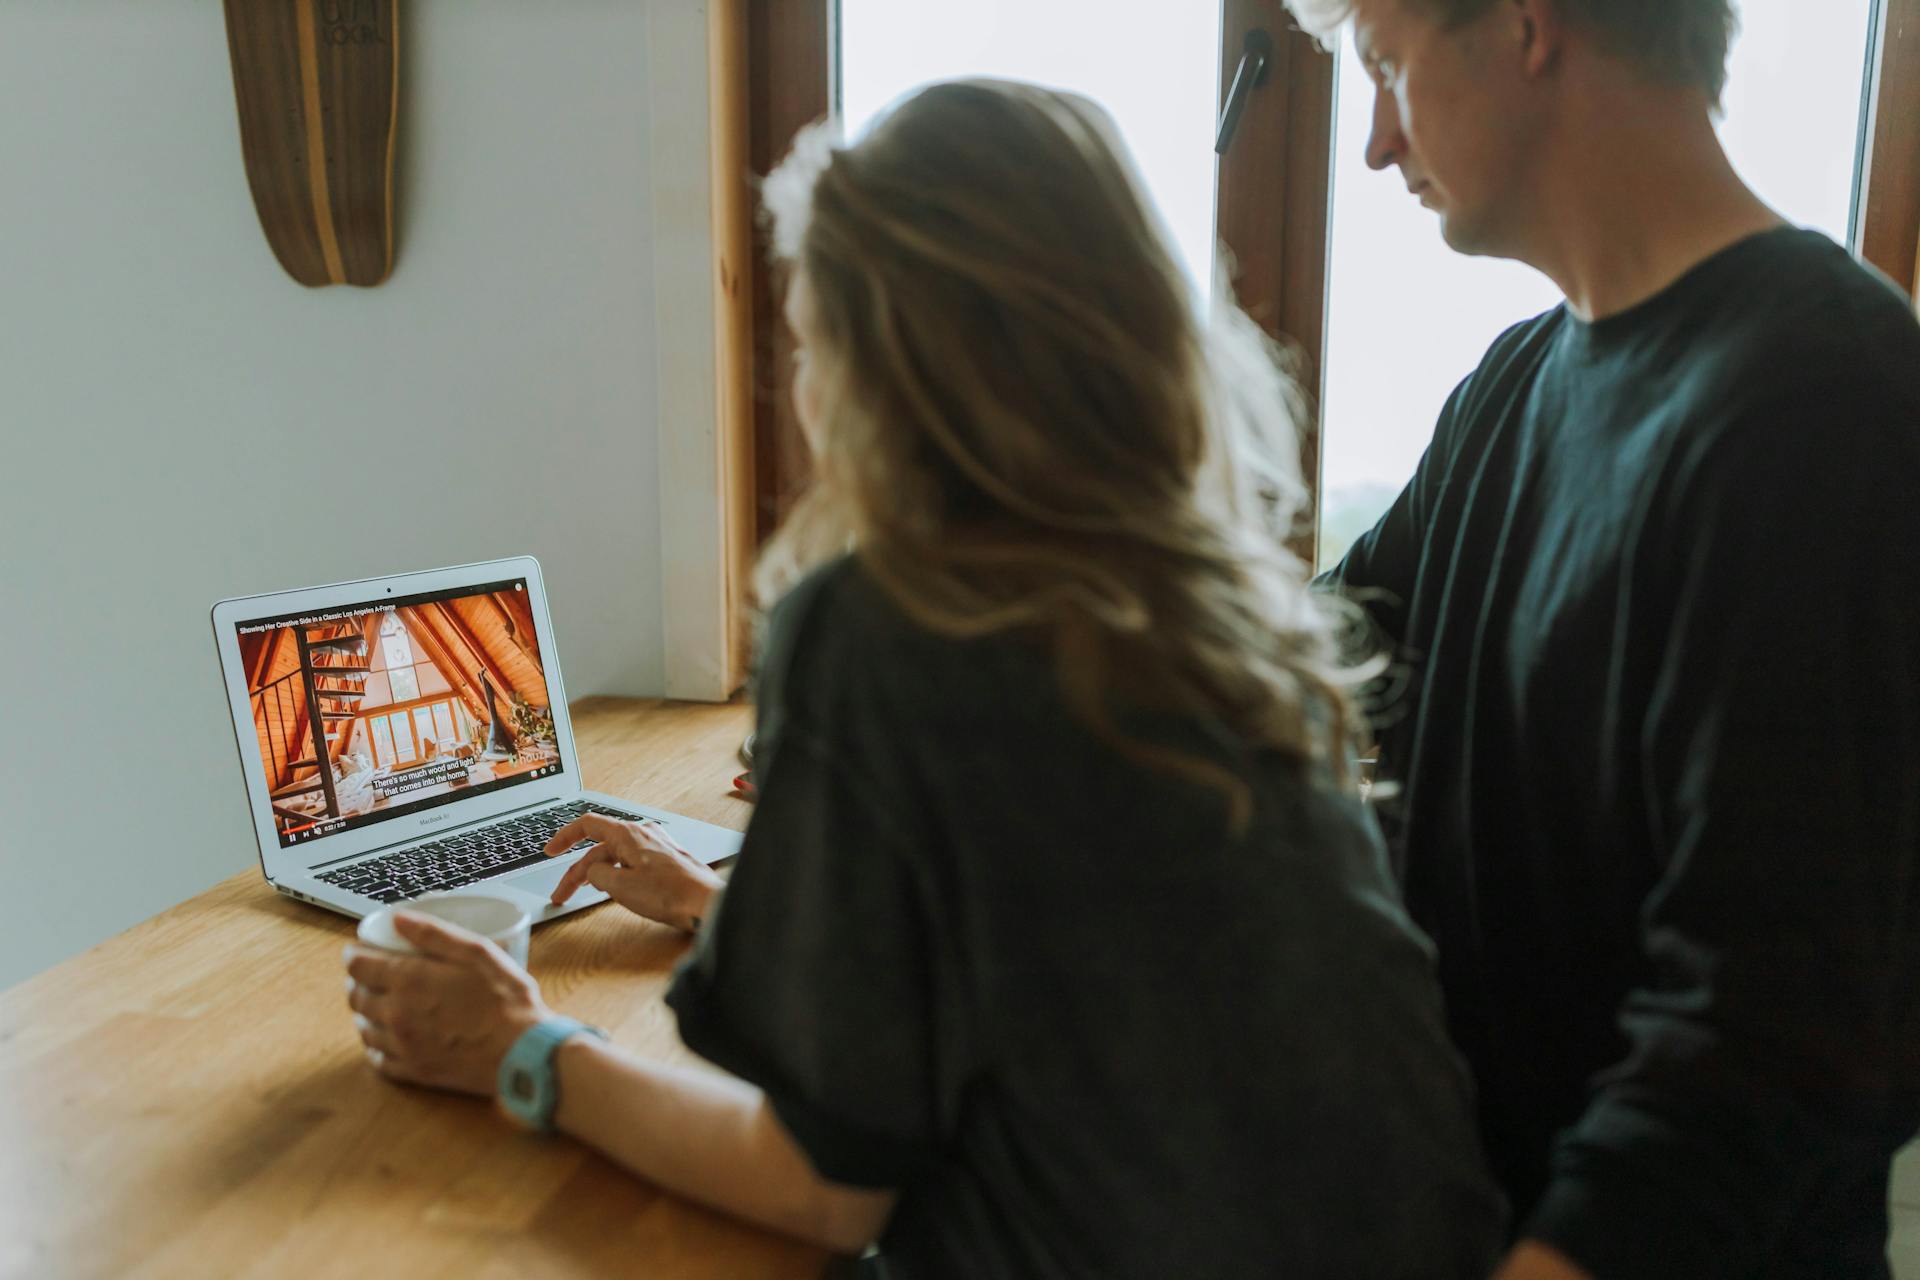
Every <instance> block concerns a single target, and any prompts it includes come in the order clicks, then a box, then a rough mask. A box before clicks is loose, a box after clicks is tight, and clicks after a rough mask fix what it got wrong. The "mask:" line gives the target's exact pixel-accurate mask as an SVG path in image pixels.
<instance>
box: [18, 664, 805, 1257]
mask: <svg viewBox="0 0 1920 1280" xmlns="http://www.w3.org/2000/svg"><path fill="white" fill-rule="evenodd" d="M748 719H749V712H748V711H747V709H746V708H745V707H740V706H695V705H687V704H671V703H661V702H652V701H645V702H637V701H621V700H612V699H589V700H586V701H584V702H582V703H580V704H578V705H577V706H576V707H575V709H574V725H575V734H576V738H577V741H578V744H579V753H580V760H581V767H582V770H583V772H584V774H585V782H586V784H587V786H589V787H591V788H594V789H597V790H601V791H607V792H611V793H612V794H614V795H618V796H626V797H629V798H631V799H633V800H635V801H642V802H645V803H648V804H653V805H658V806H660V807H663V808H667V809H671V810H674V811H676V812H679V813H684V814H687V815H689V816H691V817H696V818H702V819H705V820H706V821H708V822H715V823H720V824H722V825H727V826H733V827H739V826H741V825H743V824H744V823H745V821H746V817H747V812H748V810H747V806H746V805H745V804H744V803H743V802H741V801H739V800H735V799H732V798H730V797H729V795H728V783H729V781H730V780H731V779H732V778H733V776H734V775H735V774H737V773H738V772H739V771H740V770H739V767H738V764H737V762H736V759H735V756H734V752H735V750H736V748H737V747H738V746H739V743H740V739H741V735H742V734H743V733H744V731H745V730H746V728H747V725H748ZM352 930H353V922H352V921H350V920H348V919H346V918H345V917H343V916H337V915H334V914H332V913H331V912H327V911H322V910H320V909H319V908H316V907H309V906H304V905H302V904H299V903H295V902H292V901H289V900H288V899H285V898H282V897H280V896H279V895H278V894H275V893H274V892H272V891H271V890H270V889H268V888H267V886H266V883H265V882H264V881H263V880H262V879H261V877H260V874H259V873H258V871H249V872H247V873H245V874H243V875H238V876H235V877H234V878H233V879H231V880H228V881H225V882H224V883H221V884H219V885H216V886H215V887H214V888H212V889H210V890H208V891H207V892H206V893H203V894H201V895H200V896H199V897H197V898H194V899H192V900H191V901H188V902H184V903H182V904H180V905H179V906H177V907H175V908H173V909H172V910H170V911H166V912H163V913H161V914H160V915H158V916H155V917H154V918H153V919H151V920H149V921H147V922H146V923H144V924H141V925H138V926H136V927H135V928H133V929H129V930H128V931H127V932H125V933H123V934H121V935H120V936H118V937H116V938H112V939H110V940H109V941H107V942H104V943H102V944H100V945H99V946H97V947H95V948H93V949H92V950H91V951H88V952H86V953H85V954H84V955H81V956H78V957H76V958H74V959H72V960H70V961H68V962H66V963H65V964H62V965H60V966H58V967H57V968H54V969H51V970H49V971H47V972H46V973H43V974H41V975H39V976H38V977H35V978H32V979H30V980H28V981H27V982H24V983H22V984H21V985H19V986H17V987H15V988H13V989H12V990H9V991H7V992H4V993H0V1276H6V1277H13V1276H29V1275H30V1276H35V1277H68V1276H76V1277H79V1276H84V1277H93V1276H103V1277H104V1276H111V1277H136V1278H145V1277H157V1276H191V1277H229V1276H232V1277H243V1276H299V1277H336V1276H337V1277H349V1276H351V1277H354V1278H355V1280H366V1278H368V1277H385V1276H406V1277H433V1276H461V1277H507V1276H540V1277H571V1276H594V1277H604V1276H627V1275H646V1276H649V1277H679V1276H687V1277H720V1276H727V1277H742V1278H748V1277H750V1278H752V1280H760V1278H761V1277H769V1278H774V1277H787V1276H815V1275H818V1274H819V1273H820V1271H821V1269H822V1267H823V1264H824V1262H825V1258H824V1256H823V1255H822V1254H821V1253H820V1252H819V1251H817V1250H814V1249H811V1248H808V1247H805V1246H802V1245H799V1244H796V1243H794V1242H791V1241H787V1240H784V1239H781V1238H780V1237H777V1236H773V1235H769V1234H767V1233H765V1232H761V1231H758V1230H755V1229H753V1228H750V1227H747V1226H745V1225H742V1224H739V1223H736V1222H734V1221H732V1220H730V1219H728V1218H727V1217H725V1216H723V1215H721V1214H718V1213H713V1212H709V1211H707V1210H704V1209H701V1208H698V1207H696V1206H694V1205H692V1204H689V1203H687V1202H686V1201H683V1200H680V1199H678V1198H676V1197H674V1196H671V1195H668V1194H665V1193H663V1192H660V1191H658V1190H656V1189H654V1188H652V1187H650V1186H648V1185H647V1184H645V1183H643V1182H640V1181H639V1180H637V1179H635V1178H633V1177H631V1176H630V1175H628V1174H626V1173H624V1172H622V1171H621V1170H620V1169H618V1168H616V1167H615V1166H613V1165H612V1164H610V1163H608V1162H607V1161H606V1160H604V1159H602V1158H600V1157H599V1156H597V1155H594V1154H592V1153H591V1152H589V1151H588V1150H586V1149H585V1148H584V1147H582V1146H580V1145H579V1144H577V1143H575V1142H572V1141H570V1140H568V1139H565V1138H540V1137H535V1136H532V1135H529V1134H525V1133H522V1132H521V1131H519V1130H517V1129H515V1128H514V1127H513V1126H512V1125H511V1124H509V1123H508V1122H507V1121H506V1120H505V1119H503V1118H502V1117H501V1116H499V1115H498V1114H497V1113H496V1112H495V1111H494V1110H493V1109H492V1107H491V1106H490V1104H489V1103H487V1102H485V1101H483V1100H480V1099H475V1098H461V1097H452V1096H448V1095H443V1094H434V1093H428V1092H424V1091H420V1090H416V1089H408V1088H404V1087H401V1086H399V1085H394V1084H390V1083H388V1082H387V1081H385V1080H383V1079H382V1078H381V1077H379V1076H377V1075H376V1074H374V1072H373V1071H372V1069H371V1068H369V1067H368V1066H367V1065H366V1062H365V1060H364V1059H363V1058H362V1056H361V1053H360V1046H359V1041H358V1040H357V1039H356V1038H355V1035H354V1031H353V1027H352V1024H351V1022H350V1015H349V1013H348V1011H347V1007H346V997H345V992H344V990H343V978H342V970H341V961H340V950H341V947H342V946H343V945H345V943H346V942H347V941H348V939H349V938H350V937H351V936H352ZM684 948H685V942H684V940H683V938H682V937H681V936H680V935H678V934H675V933H673V932H671V931H670V930H667V929H665V928H662V927H660V926H657V925H652V924H649V923H647V922H645V921H642V920H640V919H638V918H637V917H635V916H633V915H631V914H629V913H627V912H624V911H622V910H621V909H620V908H619V907H617V906H615V905H613V904H611V903H609V904H605V905H602V906H599V907H595V908H593V909H592V910H589V911H583V912H580V913H579V914H577V915H573V916H570V917H568V918H566V919H565V920H561V921H559V922H557V923H554V924H551V925H545V926H542V927H541V928H540V929H538V930H536V931H535V933H534V936H533V946H532V954H531V957H530V961H531V963H530V965H529V967H530V969H531V970H532V972H533V975H534V976H535V977H536V978H538V979H539V981H540V985H541V987H542V989H543V991H544V992H545V995H546V999H547V1001H548V1003H550V1004H551V1005H553V1007H554V1008H555V1009H557V1010H560V1011H562V1012H565V1013H569V1014H572V1015H574V1016H575V1017H579V1018H582V1019H585V1020H587V1021H589V1022H593V1023H596V1024H598V1025H599V1026H602V1027H605V1028H607V1029H608V1030H609V1031H610V1032H611V1033H612V1035H613V1038H614V1039H615V1040H616V1041H617V1042H618V1043H620V1044H621V1045H623V1046H625V1047H627V1048H629V1049H632V1050H635V1051H637V1052H641V1053H646V1054H650V1055H653V1056H656V1057H659V1058H664V1059H670V1060H674V1061H682V1062H694V1061H698V1059H695V1058H693V1056H692V1055H691V1054H689V1053H688V1051H687V1050H686V1049H685V1048H684V1047H683V1046H682V1045H681V1044H680V1041H679V1038H678V1036H677V1035H676V1033H675V1030H674V1024H673V1018H672V1016H671V1014H670V1013H669V1012H668V1010H667V1009H666V1007H665V1006H664V1005H663V1004H662V1003H661V994H662V992H663V990H664V988H665V986H666V980H667V977H668V974H669V972H670V971H671V969H672V967H673V964H674V962H675V961H676V960H677V959H678V958H679V957H680V955H681V953H682V951H683V950H684Z"/></svg>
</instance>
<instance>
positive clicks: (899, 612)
mask: <svg viewBox="0 0 1920 1280" xmlns="http://www.w3.org/2000/svg"><path fill="white" fill-rule="evenodd" d="M978 647H979V646H978V645H975V644H971V643H970V642H967V641H963V640H957V639H954V638H951V637H947V636H942V635H939V634H936V633H935V632H933V631H932V630H930V629H928V628H927V627H925V626H922V625H921V624H920V623H918V622H916V621H914V620H913V619H912V618H911V617H910V616H909V615H908V614H907V612H906V611H905V610H904V609H902V608H901V607H900V606H899V605H898V604H897V603H896V602H895V601H894V600H893V599H892V597H891V596H889V595H888V594H887V592H886V590H885V589H884V588H883V587H882V586H881V585H880V584H879V582H877V581H876V580H875V578H874V577H873V575H872V574H871V573H870V572H869V571H868V570H867V569H866V567H865V566H864V565H863V564H862V563H861V562H860V559H859V557H858V556H855V555H851V554H849V555H845V556H841V557H840V558H838V559H836V560H832V561H829V562H828V563H826V564H824V565H821V566H820V567H819V568H817V569H815V570H813V571H812V572H811V573H809V574H807V575H806V576H805V577H804V578H802V579H801V580H800V581H799V582H797V583H796V584H795V585H794V586H793V587H792V588H791V589H789V590H788V592H787V593H786V595H784V596H782V597H781V598H780V600H779V601H778V602H777V603H775V604H774V606H773V607H772V608H771V609H770V610H769V611H768V614H767V622H766V628H765V633H764V636H763V639H762V643H761V644H760V646H759V654H758V675H757V677H756V687H755V695H756V701H757V702H759V703H760V705H761V706H762V708H763V709H764V708H767V707H769V706H777V707H779V708H781V709H782V710H783V711H784V713H785V714H786V715H788V716H791V717H795V718H800V719H805V720H808V721H812V722H815V723H816V724H824V723H826V722H831V721H837V720H846V719H848V718H850V717H851V718H857V719H871V718H873V717H875V716H884V715H886V714H888V712H889V709H894V710H899V709H902V708H906V709H911V708H913V707H921V708H922V709H924V708H925V704H926V703H928V702H929V701H930V700H938V699H941V698H948V697H960V696H963V694H962V691H961V689H960V688H959V687H958V686H959V685H961V684H965V683H967V682H969V681H974V682H977V681H978V680H979V678H980V677H981V673H982V669H981V665H980V663H979V661H978V657H979V655H977V654H975V655H969V653H968V652H967V650H968V649H969V648H978ZM989 647H992V646H989Z"/></svg>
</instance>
